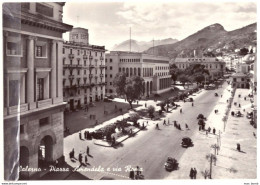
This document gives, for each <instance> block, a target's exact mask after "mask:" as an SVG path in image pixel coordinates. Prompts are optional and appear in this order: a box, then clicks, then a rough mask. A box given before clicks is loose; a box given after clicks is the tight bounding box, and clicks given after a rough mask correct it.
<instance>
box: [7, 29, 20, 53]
mask: <svg viewBox="0 0 260 185" xmlns="http://www.w3.org/2000/svg"><path fill="white" fill-rule="evenodd" d="M6 55H7V56H22V43H21V37H20V35H19V34H14V33H10V36H8V38H7V42H6Z"/></svg>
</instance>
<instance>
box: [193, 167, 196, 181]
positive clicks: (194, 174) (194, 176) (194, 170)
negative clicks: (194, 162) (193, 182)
mask: <svg viewBox="0 0 260 185" xmlns="http://www.w3.org/2000/svg"><path fill="white" fill-rule="evenodd" d="M196 176H197V170H196V168H194V169H193V178H194V179H196Z"/></svg>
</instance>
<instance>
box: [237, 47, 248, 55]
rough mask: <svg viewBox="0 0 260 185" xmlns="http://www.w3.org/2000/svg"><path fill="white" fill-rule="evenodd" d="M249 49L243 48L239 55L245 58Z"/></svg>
mask: <svg viewBox="0 0 260 185" xmlns="http://www.w3.org/2000/svg"><path fill="white" fill-rule="evenodd" d="M248 52H249V51H248V49H247V48H242V49H240V51H239V55H242V56H245V55H247V54H248Z"/></svg>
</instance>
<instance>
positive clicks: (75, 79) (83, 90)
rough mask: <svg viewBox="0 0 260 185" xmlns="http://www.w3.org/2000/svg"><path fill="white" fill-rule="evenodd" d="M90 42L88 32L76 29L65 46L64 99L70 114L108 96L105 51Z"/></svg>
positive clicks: (63, 53) (63, 52) (102, 47)
mask: <svg viewBox="0 0 260 185" xmlns="http://www.w3.org/2000/svg"><path fill="white" fill-rule="evenodd" d="M88 39H89V34H88V30H87V29H84V28H73V30H72V31H71V32H70V40H69V41H66V42H64V45H63V51H62V55H63V97H64V101H65V102H68V104H67V108H66V109H67V110H70V111H73V110H76V109H81V108H83V107H84V106H86V105H87V104H89V103H92V102H95V101H100V100H103V98H104V96H105V60H104V59H105V56H104V55H105V47H104V46H95V45H89V40H88Z"/></svg>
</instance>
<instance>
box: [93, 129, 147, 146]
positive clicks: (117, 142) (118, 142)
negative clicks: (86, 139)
mask: <svg viewBox="0 0 260 185" xmlns="http://www.w3.org/2000/svg"><path fill="white" fill-rule="evenodd" d="M145 128H146V127H145ZM141 130H142V129H138V130H137V131H136V132H133V133H132V135H133V134H136V133H138V132H140V131H141ZM130 137H132V136H129V135H128V137H126V138H125V139H123V140H121V141H116V144H115V145H114V146H116V145H118V144H120V143H122V142H124V141H125V140H127V139H128V138H130ZM118 140H120V138H119V139H118ZM94 144H95V145H98V146H103V147H114V146H111V145H103V144H99V143H96V142H94Z"/></svg>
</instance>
